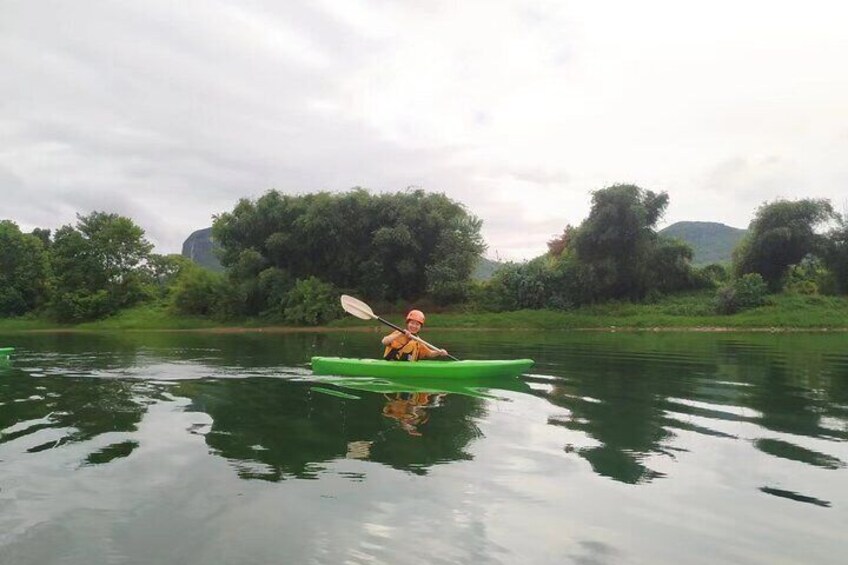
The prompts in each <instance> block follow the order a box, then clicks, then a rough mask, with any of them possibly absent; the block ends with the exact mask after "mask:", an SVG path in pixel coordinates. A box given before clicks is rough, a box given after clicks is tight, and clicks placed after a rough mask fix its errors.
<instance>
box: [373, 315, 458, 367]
mask: <svg viewBox="0 0 848 565" xmlns="http://www.w3.org/2000/svg"><path fill="white" fill-rule="evenodd" d="M374 316H375V319H376V320H378V321H380V322H383V323H384V324H386V325H387V326H389V327H390V328H394V329H396V330H397V331H399V332H401V333H406V330H405V329H403V328H402V327H400V326H396V325H394V324H393V323H391V322H390V321H388V320H386V319H384V318H381V317H380V316H377V315H376V314H375V315H374ZM412 339H414V340H415V341H417V342H418V343H422V344H424V345H426V346H427V347H429V348H430V349H434V350H438V349H441V347H436V346H435V345H433V344H431V343H427V342H426V341H424V340H423V339H421V338H420V337H418V336H417V335H415V334H412ZM448 357H450V358H451V359H453V360H454V361H459V359H457V358H456V357H454V356H453V355H451V354H450V353H448Z"/></svg>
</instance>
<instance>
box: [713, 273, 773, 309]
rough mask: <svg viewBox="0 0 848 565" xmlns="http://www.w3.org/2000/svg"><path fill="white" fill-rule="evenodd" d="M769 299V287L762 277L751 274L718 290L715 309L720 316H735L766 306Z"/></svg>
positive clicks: (757, 274)
mask: <svg viewBox="0 0 848 565" xmlns="http://www.w3.org/2000/svg"><path fill="white" fill-rule="evenodd" d="M767 297H768V285H766V282H765V280H763V277H762V275H760V274H759V273H749V274H747V275H743V276H742V277H740V278H738V279H736V280H734V281H733V282H731V283H730V284H727V285H725V286H722V287H721V288H719V289H718V291H717V292H716V298H715V309H716V312H717V313H718V314H735V313H736V312H739V311H741V310H745V309H746V308H755V307H757V306H762V305H764V304H766V302H767Z"/></svg>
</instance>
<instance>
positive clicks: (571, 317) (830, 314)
mask: <svg viewBox="0 0 848 565" xmlns="http://www.w3.org/2000/svg"><path fill="white" fill-rule="evenodd" d="M712 297H713V295H712V293H709V292H703V293H694V294H687V295H677V296H672V297H667V298H664V299H662V300H660V301H658V302H656V303H653V304H631V303H627V302H620V303H619V302H616V303H607V304H601V305H596V306H587V307H584V308H579V309H576V310H571V311H568V312H559V311H549V310H522V311H518V312H500V313H479V312H461V311H457V312H449V313H439V314H431V315H429V316H428V324H427V325H428V327H430V328H494V329H510V328H515V329H519V328H522V329H546V330H550V329H562V330H569V329H571V330H574V329H611V328H616V329H627V328H633V329H654V328H672V329H674V328H679V329H689V328H702V329H713V328H727V329H740V330H747V329H771V328H780V329H846V328H848V297H838V298H837V297H829V296H802V295H789V294H786V295H776V296H773V297H771V303H770V304H768V305H766V306H761V307H759V308H754V309H751V310H746V311H744V312H740V313H738V314H734V315H731V316H719V315H716V314H714V313H713V310H712ZM379 313H380V314H382V315H384V317H387V318H389V319H390V320H393V321H395V322H400V320H401V319H402V313H400V312H396V313H392V312H379ZM271 325H273V324H269V323H268V322H267V321H264V320H261V319H249V320H241V321H237V322H229V323H223V322H218V321H215V320H211V319H208V318H199V317H188V316H175V315H174V314H172V313H171V312H170V311H169V310H168V308H167V307H165V306H164V305H163V304H147V305H143V306H139V307H137V308H132V309H129V310H125V311H123V312H121V313H120V314H118V315H116V316H113V317H111V318H107V319H105V320H100V321H97V322H88V323H85V324H78V325H62V324H57V323H55V322H51V321H49V320H45V319H40V318H14V319H0V332H16V331H38V330H96V331H116V330H216V329H217V330H222V329H224V328H244V329H247V330H250V329H258V328H263V327H268V326H271ZM373 325H375V324H374V323H373V322H372V323H368V322H364V321H362V320H358V319H356V318H352V317H350V316H347V317H345V318H342V319H340V320H337V321H336V322H333V323H332V324H331V327H333V328H337V329H343V328H353V327H362V326H373Z"/></svg>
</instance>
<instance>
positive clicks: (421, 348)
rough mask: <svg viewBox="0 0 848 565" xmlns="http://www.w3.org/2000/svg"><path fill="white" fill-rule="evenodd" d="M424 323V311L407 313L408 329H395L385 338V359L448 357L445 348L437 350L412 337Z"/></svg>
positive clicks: (403, 359) (413, 359)
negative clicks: (400, 330)
mask: <svg viewBox="0 0 848 565" xmlns="http://www.w3.org/2000/svg"><path fill="white" fill-rule="evenodd" d="M423 325H424V312H422V311H421V310H410V311H409V314H407V315H406V330H405V331H403V332H399V331H394V332H392V333H390V334H389V335H387V336H386V337H384V338H383V341H382V343H383V345H385V346H386V349H385V351H383V359H385V360H386V361H418V360H419V359H433V358H435V357H446V356H447V354H448V352H447V350H445V349H436V350H435V351H434V350H432V349H430V348H429V347H427V346H426V345H424V344H423V343H421V342H420V341H417V340H415V339H413V338H412V336H414V335H417V334H418V332H420V331H421V327H422V326H423Z"/></svg>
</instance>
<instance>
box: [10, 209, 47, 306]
mask: <svg viewBox="0 0 848 565" xmlns="http://www.w3.org/2000/svg"><path fill="white" fill-rule="evenodd" d="M49 275H50V268H49V262H48V258H47V253H46V252H45V249H44V244H43V243H42V240H41V239H40V238H39V237H36V236H34V235H31V234H24V233H22V232H21V230H20V228H18V225H17V224H15V223H14V222H12V221H10V220H2V221H0V316H17V315H20V314H24V313H26V312H29V311H31V310H33V309H35V308H37V307H38V306H40V305H41V304H43V303H44V302H45V301H46V299H47V293H48V289H49Z"/></svg>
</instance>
